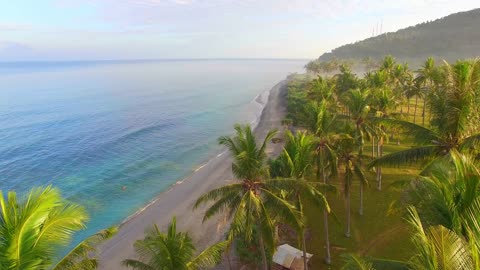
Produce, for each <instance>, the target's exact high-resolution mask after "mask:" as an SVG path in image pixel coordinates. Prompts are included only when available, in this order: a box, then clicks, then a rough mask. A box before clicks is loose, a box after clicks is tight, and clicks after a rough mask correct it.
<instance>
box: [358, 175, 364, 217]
mask: <svg viewBox="0 0 480 270" xmlns="http://www.w3.org/2000/svg"><path fill="white" fill-rule="evenodd" d="M358 213H359V214H360V216H363V183H360V209H359V210H358Z"/></svg>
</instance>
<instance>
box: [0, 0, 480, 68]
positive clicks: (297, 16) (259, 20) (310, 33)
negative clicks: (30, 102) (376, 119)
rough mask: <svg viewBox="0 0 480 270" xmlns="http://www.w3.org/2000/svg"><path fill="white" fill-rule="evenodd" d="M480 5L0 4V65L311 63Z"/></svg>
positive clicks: (287, 1)
mask: <svg viewBox="0 0 480 270" xmlns="http://www.w3.org/2000/svg"><path fill="white" fill-rule="evenodd" d="M476 7H480V2H479V0H456V1H451V0H424V1H421V0H394V1H392V0H389V1H378V0H377V1H374V0H363V1H361V0H256V1H255V0H238V1H235V0H209V1H207V0H0V61H12V60H82V59H132V58H136V59H138V58H236V57H240V58H316V57H318V56H319V55H320V54H322V53H323V52H327V51H330V50H331V49H333V48H335V47H337V46H339V45H342V44H345V43H351V42H354V41H357V40H361V39H364V38H367V37H370V36H371V35H372V30H373V29H374V28H376V27H377V25H380V24H381V22H383V23H382V25H383V32H387V31H395V30H397V29H400V28H404V27H407V26H410V25H413V24H417V23H420V22H423V21H426V20H433V19H436V18H439V17H443V16H446V15H448V14H450V13H453V12H458V11H464V10H469V9H473V8H476Z"/></svg>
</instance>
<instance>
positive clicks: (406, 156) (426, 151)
mask: <svg viewBox="0 0 480 270" xmlns="http://www.w3.org/2000/svg"><path fill="white" fill-rule="evenodd" d="M438 152H439V147H438V146H436V145H427V146H419V147H415V148H411V149H407V150H402V151H398V152H394V153H391V154H388V155H385V156H383V157H381V158H378V159H375V160H374V161H372V162H371V163H370V164H369V165H368V167H369V168H372V167H377V166H390V167H400V166H402V165H408V164H414V163H418V162H423V161H425V160H428V159H431V158H433V157H436V156H437V155H438V154H439V153H438Z"/></svg>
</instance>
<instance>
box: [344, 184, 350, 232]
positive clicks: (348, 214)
mask: <svg viewBox="0 0 480 270" xmlns="http://www.w3.org/2000/svg"><path fill="white" fill-rule="evenodd" d="M346 193H347V194H345V195H346V196H345V197H346V199H347V230H346V231H345V236H346V237H350V192H349V191H347V192H346Z"/></svg>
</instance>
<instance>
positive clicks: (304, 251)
mask: <svg viewBox="0 0 480 270" xmlns="http://www.w3.org/2000/svg"><path fill="white" fill-rule="evenodd" d="M302 249H303V266H304V269H305V270H308V258H307V244H306V243H305V232H304V231H302Z"/></svg>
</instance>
